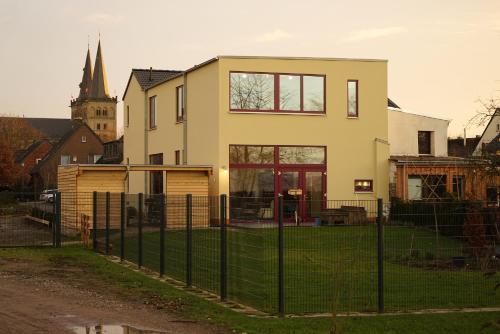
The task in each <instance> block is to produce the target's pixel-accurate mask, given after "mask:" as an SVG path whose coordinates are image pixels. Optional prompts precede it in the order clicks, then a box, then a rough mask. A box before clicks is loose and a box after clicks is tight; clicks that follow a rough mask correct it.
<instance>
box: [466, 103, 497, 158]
mask: <svg viewBox="0 0 500 334" xmlns="http://www.w3.org/2000/svg"><path fill="white" fill-rule="evenodd" d="M499 135H500V108H497V109H496V110H495V113H493V115H491V118H490V120H489V122H488V124H487V125H486V127H485V128H484V131H483V133H482V134H481V137H480V138H479V141H478V143H477V145H476V148H475V149H474V153H473V155H475V156H481V155H485V154H491V153H493V154H495V155H496V154H497V153H496V150H495V149H493V148H491V147H489V149H488V145H490V143H493V144H492V145H490V146H493V147H496V146H497V145H498V140H499V137H498V136H499Z"/></svg>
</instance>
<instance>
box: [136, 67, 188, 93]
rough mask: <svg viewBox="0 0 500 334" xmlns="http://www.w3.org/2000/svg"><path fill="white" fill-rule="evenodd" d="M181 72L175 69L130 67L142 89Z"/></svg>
mask: <svg viewBox="0 0 500 334" xmlns="http://www.w3.org/2000/svg"><path fill="white" fill-rule="evenodd" d="M181 72H182V71H176V70H154V69H132V73H133V74H134V75H135V77H136V79H137V81H138V82H139V85H141V88H142V89H147V88H148V87H149V86H151V85H154V84H156V83H158V82H160V81H164V80H167V79H169V78H170V77H173V76H176V75H178V74H179V73H181Z"/></svg>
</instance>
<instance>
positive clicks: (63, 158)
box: [61, 154, 71, 165]
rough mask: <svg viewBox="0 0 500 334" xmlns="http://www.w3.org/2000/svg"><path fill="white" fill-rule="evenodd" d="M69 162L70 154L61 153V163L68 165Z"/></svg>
mask: <svg viewBox="0 0 500 334" xmlns="http://www.w3.org/2000/svg"><path fill="white" fill-rule="evenodd" d="M70 163H71V155H66V154H63V155H61V165H69V164H70Z"/></svg>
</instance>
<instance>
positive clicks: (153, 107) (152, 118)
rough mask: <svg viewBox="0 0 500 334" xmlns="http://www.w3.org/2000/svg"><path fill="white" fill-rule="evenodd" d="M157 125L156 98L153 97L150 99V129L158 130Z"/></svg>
mask: <svg viewBox="0 0 500 334" xmlns="http://www.w3.org/2000/svg"><path fill="white" fill-rule="evenodd" d="M156 125H157V118H156V96H151V97H150V98H149V128H150V129H156Z"/></svg>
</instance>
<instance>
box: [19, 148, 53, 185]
mask: <svg viewBox="0 0 500 334" xmlns="http://www.w3.org/2000/svg"><path fill="white" fill-rule="evenodd" d="M51 148H52V144H51V143H50V142H49V141H48V140H47V139H40V140H37V141H35V142H34V143H33V144H31V145H30V146H29V147H27V148H26V149H24V150H19V151H17V152H16V163H17V164H18V165H19V166H20V168H21V176H20V178H21V180H20V183H21V187H22V189H23V191H24V189H25V187H26V186H31V185H32V184H31V183H32V182H31V171H32V170H33V168H35V166H36V165H38V164H39V163H40V161H42V160H43V158H44V157H45V155H47V153H48V152H49V151H50V149H51Z"/></svg>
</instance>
